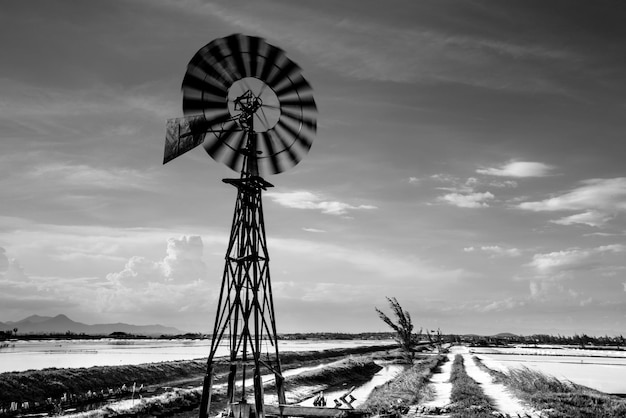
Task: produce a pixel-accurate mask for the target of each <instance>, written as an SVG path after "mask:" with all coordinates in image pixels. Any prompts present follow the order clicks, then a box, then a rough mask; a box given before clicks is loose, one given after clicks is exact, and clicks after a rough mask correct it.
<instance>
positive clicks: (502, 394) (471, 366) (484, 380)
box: [459, 349, 540, 418]
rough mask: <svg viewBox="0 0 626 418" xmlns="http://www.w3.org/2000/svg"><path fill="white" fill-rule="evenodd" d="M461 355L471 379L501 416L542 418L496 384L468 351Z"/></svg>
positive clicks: (503, 387) (500, 385) (504, 388)
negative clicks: (476, 383) (477, 384)
mask: <svg viewBox="0 0 626 418" xmlns="http://www.w3.org/2000/svg"><path fill="white" fill-rule="evenodd" d="M459 354H462V355H463V362H464V364H465V371H466V372H467V374H468V375H469V377H471V378H472V379H474V380H475V381H476V382H478V383H479V384H480V386H481V387H482V389H483V392H484V393H485V395H487V396H488V397H489V398H491V399H492V401H493V404H494V407H495V408H496V409H497V410H498V411H499V412H500V413H501V414H503V415H504V416H507V415H509V416H512V417H518V416H520V417H531V418H535V417H540V414H539V413H538V412H537V411H535V410H534V409H532V408H531V407H529V406H526V405H524V404H523V403H521V402H520V401H519V399H517V398H516V397H515V396H514V395H513V394H511V393H510V392H509V391H508V389H507V388H506V387H505V386H504V385H502V384H500V383H495V382H494V381H493V378H492V377H491V375H489V373H487V372H485V371H483V370H481V369H479V368H478V366H477V365H476V363H475V362H474V359H472V356H471V355H470V354H469V352H468V350H467V349H465V350H464V351H463V352H462V353H459Z"/></svg>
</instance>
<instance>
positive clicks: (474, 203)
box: [437, 192, 494, 208]
mask: <svg viewBox="0 0 626 418" xmlns="http://www.w3.org/2000/svg"><path fill="white" fill-rule="evenodd" d="M493 198H494V196H493V194H491V193H489V192H484V193H480V192H475V193H469V194H461V193H449V194H447V195H444V196H440V197H438V198H437V200H439V201H443V202H446V203H449V204H451V205H454V206H458V207H460V208H486V207H488V206H489V205H488V204H487V202H486V201H488V200H492V199H493Z"/></svg>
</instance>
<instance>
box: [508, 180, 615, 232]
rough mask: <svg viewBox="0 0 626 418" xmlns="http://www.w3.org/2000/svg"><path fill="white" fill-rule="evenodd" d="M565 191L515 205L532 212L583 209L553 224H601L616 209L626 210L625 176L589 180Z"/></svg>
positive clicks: (603, 223) (612, 216) (611, 215)
mask: <svg viewBox="0 0 626 418" xmlns="http://www.w3.org/2000/svg"><path fill="white" fill-rule="evenodd" d="M581 183H582V185H581V186H580V187H577V188H575V189H573V190H571V191H569V192H567V193H564V194H561V195H560V196H555V197H552V198H550V199H545V200H541V201H536V202H523V203H520V204H519V205H518V206H517V207H518V208H519V209H523V210H530V211H533V212H544V211H545V212H553V211H584V212H583V213H579V214H576V215H572V216H567V217H564V218H561V219H558V220H556V221H553V222H554V223H557V224H561V225H572V224H576V223H579V224H587V225H590V226H603V225H605V224H606V223H607V222H608V221H609V220H611V219H613V218H614V216H615V214H616V213H618V212H624V211H626V177H617V178H611V179H589V180H584V181H582V182H581Z"/></svg>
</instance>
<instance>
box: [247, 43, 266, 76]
mask: <svg viewBox="0 0 626 418" xmlns="http://www.w3.org/2000/svg"><path fill="white" fill-rule="evenodd" d="M261 42H263V40H262V39H261V38H257V37H256V36H250V37H249V38H248V53H249V54H250V74H249V75H250V77H256V74H257V66H258V63H259V51H260V49H261ZM263 43H265V42H263Z"/></svg>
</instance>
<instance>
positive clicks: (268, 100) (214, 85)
mask: <svg viewBox="0 0 626 418" xmlns="http://www.w3.org/2000/svg"><path fill="white" fill-rule="evenodd" d="M182 89H183V111H184V113H185V115H186V116H185V117H184V118H177V119H170V120H168V124H167V134H166V142H165V156H164V163H166V162H168V161H170V160H172V159H174V158H176V157H178V156H179V155H181V154H183V153H185V152H187V151H189V150H190V149H192V148H194V147H196V146H198V145H200V144H201V143H202V144H203V146H204V148H205V150H206V151H207V152H208V153H209V155H211V157H213V158H214V159H216V160H218V161H222V162H224V163H225V164H226V165H227V166H229V167H230V168H232V169H233V170H235V171H237V172H239V173H240V177H239V178H236V179H224V180H223V181H224V182H225V183H228V184H230V185H232V186H234V187H236V188H237V200H236V204H235V211H234V217H233V223H232V228H231V232H230V239H229V243H228V249H227V251H226V262H225V266H224V272H223V276H222V285H221V290H220V297H219V302H218V306H217V313H216V318H215V325H214V328H213V339H212V341H211V351H210V353H209V357H208V361H207V373H206V375H205V379H204V387H203V393H202V403H201V406H200V418H206V417H207V416H208V413H209V410H210V403H211V391H212V387H213V379H214V377H215V376H216V373H215V366H216V355H217V354H218V350H219V348H220V347H222V346H223V344H222V343H223V341H226V340H227V346H228V352H229V355H228V365H229V367H228V368H229V370H228V380H227V384H228V389H227V400H228V403H229V405H230V408H231V411H232V412H233V414H234V415H235V416H237V417H239V416H248V415H249V414H250V411H251V409H252V408H251V405H250V404H248V403H247V397H248V394H249V393H251V392H253V394H254V408H253V409H252V410H253V411H254V413H255V414H256V416H257V417H259V418H263V417H264V415H265V413H264V411H265V407H264V404H265V396H264V391H263V379H262V376H263V371H264V370H267V371H268V372H269V374H270V375H272V374H273V375H274V377H275V380H276V391H277V400H278V403H279V404H285V390H284V386H283V381H284V379H283V376H282V372H281V366H280V359H279V353H278V337H277V332H276V316H275V311H274V302H273V297H272V287H271V281H270V269H269V253H268V250H267V241H266V235H265V222H264V219H263V205H262V199H261V195H262V192H263V191H265V190H267V189H268V188H269V187H273V186H272V184H270V183H269V182H267V181H266V180H264V179H263V177H261V173H262V172H267V173H269V174H276V173H280V172H282V171H284V170H286V169H288V168H290V167H292V166H294V165H296V164H297V163H298V162H299V161H300V160H301V158H302V157H303V156H304V155H305V154H306V152H308V150H309V148H310V147H311V141H312V138H313V136H314V133H315V130H316V120H315V112H316V106H315V101H314V100H313V96H312V94H311V88H310V86H309V84H308V83H307V81H306V80H305V79H304V78H303V77H302V75H301V74H300V68H299V67H298V66H297V65H296V64H295V63H294V62H293V61H291V60H289V59H288V58H287V57H286V56H285V55H284V52H283V51H282V50H280V49H278V48H276V47H274V46H272V45H269V44H267V43H266V42H265V41H264V40H262V39H260V38H256V37H249V36H243V35H231V36H229V37H226V38H220V39H217V40H215V41H213V42H211V43H209V44H207V45H206V46H205V47H203V48H202V49H200V50H199V51H198V52H197V53H196V55H195V56H194V57H193V58H192V59H191V61H190V63H189V65H188V67H187V72H186V74H185V78H184V79H183V86H182ZM207 134H210V135H207ZM250 382H251V383H250ZM250 386H251V387H252V388H251V389H252V390H248V388H249V387H250Z"/></svg>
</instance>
